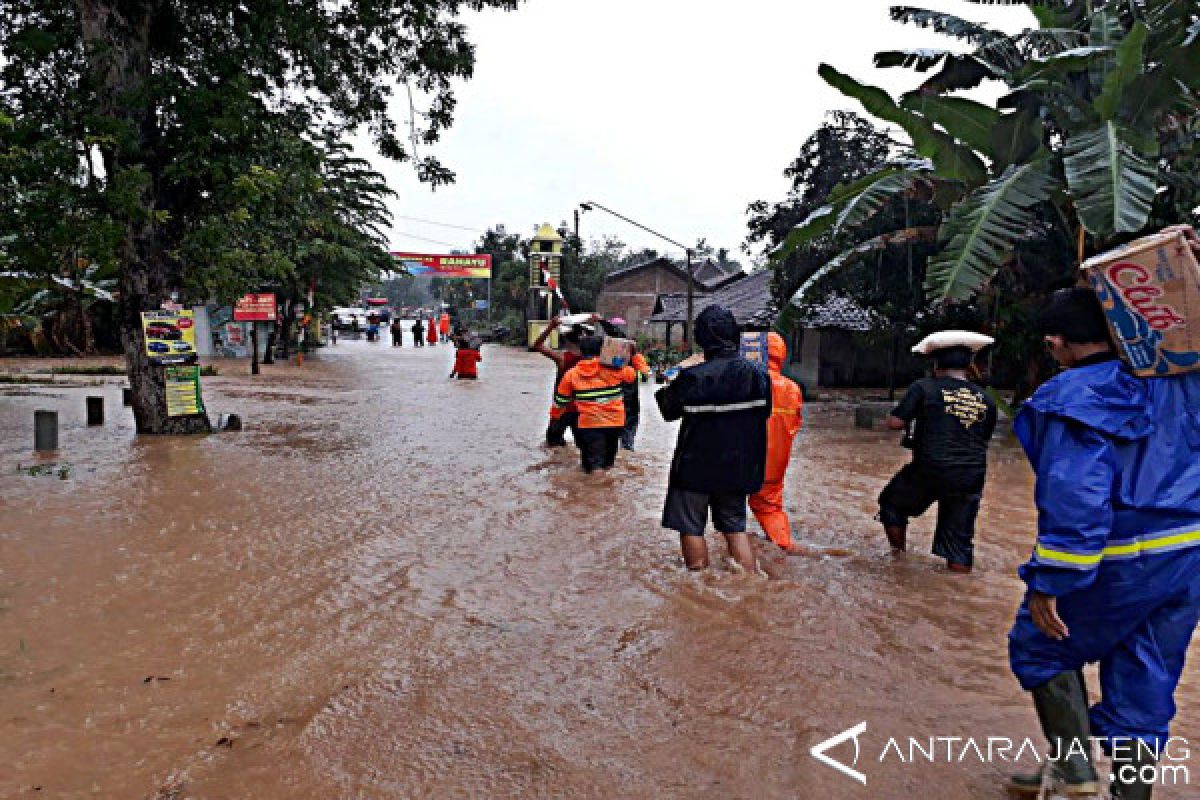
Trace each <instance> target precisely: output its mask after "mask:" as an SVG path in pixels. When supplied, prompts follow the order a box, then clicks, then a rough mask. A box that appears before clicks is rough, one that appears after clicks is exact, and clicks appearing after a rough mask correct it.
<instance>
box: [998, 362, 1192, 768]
mask: <svg viewBox="0 0 1200 800" xmlns="http://www.w3.org/2000/svg"><path fill="white" fill-rule="evenodd" d="M1015 429H1016V433H1017V436H1018V438H1019V439H1020V440H1021V444H1022V445H1024V447H1025V452H1026V454H1027V455H1028V456H1029V460H1030V462H1032V464H1033V468H1034V471H1035V472H1036V473H1037V507H1038V512H1039V515H1038V538H1037V544H1036V546H1035V548H1034V552H1033V555H1032V557H1031V558H1030V560H1029V562H1028V563H1026V564H1025V565H1024V566H1022V567H1021V569H1020V574H1021V578H1022V579H1023V580H1024V581H1025V583H1026V584H1028V586H1029V589H1030V590H1031V591H1038V592H1042V593H1043V594H1049V595H1054V596H1056V597H1057V598H1058V613H1059V616H1061V617H1062V619H1063V621H1064V622H1066V624H1067V626H1068V627H1069V628H1070V631H1071V635H1070V636H1069V637H1068V638H1066V639H1064V640H1062V641H1057V640H1054V639H1050V638H1049V637H1047V636H1046V635H1045V634H1043V633H1042V632H1041V631H1040V630H1038V628H1037V626H1036V625H1035V624H1034V622H1033V618H1032V616H1031V615H1030V612H1029V605H1028V595H1027V596H1026V602H1024V603H1022V604H1021V608H1020V609H1019V610H1018V611H1017V616H1016V620H1015V622H1014V624H1013V629H1012V632H1011V633H1010V634H1009V658H1010V661H1011V665H1012V670H1013V673H1014V674H1015V675H1016V677H1017V679H1018V680H1019V681H1020V683H1021V686H1022V687H1024V688H1025V689H1027V690H1029V689H1034V688H1036V687H1038V686H1041V685H1043V684H1045V683H1046V682H1047V681H1049V680H1051V679H1052V678H1053V677H1054V676H1055V675H1058V674H1059V673H1062V672H1068V671H1074V670H1078V669H1081V668H1082V667H1083V666H1084V665H1086V664H1092V663H1096V662H1099V664H1100V683H1101V685H1102V687H1103V697H1102V699H1101V701H1100V702H1099V703H1097V704H1096V705H1095V706H1094V707H1093V708H1092V709H1091V714H1090V719H1091V728H1092V733H1093V734H1094V735H1095V736H1098V737H1101V743H1102V745H1104V747H1105V749H1106V750H1108V749H1109V745H1110V744H1111V742H1112V741H1113V740H1125V739H1138V740H1141V741H1142V742H1145V743H1146V744H1148V745H1150V746H1151V747H1160V746H1161V745H1162V744H1163V743H1164V742H1165V741H1166V739H1167V736H1168V729H1169V725H1170V722H1171V719H1172V718H1173V717H1174V716H1175V701H1174V694H1175V687H1176V686H1177V684H1178V682H1179V678H1180V675H1181V674H1182V672H1183V667H1184V662H1185V659H1186V656H1187V650H1188V644H1189V642H1190V640H1191V637H1192V633H1193V631H1194V630H1195V628H1196V624H1197V620H1198V619H1200V373H1192V374H1188V375H1182V376H1176V377H1171V378H1149V379H1142V378H1137V377H1135V376H1133V375H1131V374H1130V373H1129V372H1128V371H1127V370H1126V369H1125V368H1124V367H1123V366H1122V365H1121V364H1120V362H1117V361H1107V362H1103V363H1099V364H1093V365H1090V366H1085V367H1078V368H1076V369H1071V370H1068V371H1067V372H1064V373H1063V374H1061V375H1059V376H1058V377H1056V378H1054V379H1053V380H1052V381H1050V382H1049V383H1047V384H1046V385H1045V386H1043V387H1042V388H1041V390H1039V391H1038V393H1037V394H1036V395H1034V397H1033V398H1032V399H1031V400H1030V401H1029V402H1028V403H1027V404H1026V405H1025V406H1024V407H1023V408H1022V410H1021V413H1020V414H1019V415H1018V417H1017V420H1016V426H1015Z"/></svg>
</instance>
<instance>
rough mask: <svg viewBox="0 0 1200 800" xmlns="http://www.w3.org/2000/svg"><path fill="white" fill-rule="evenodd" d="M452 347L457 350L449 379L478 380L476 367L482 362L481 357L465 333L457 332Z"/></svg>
mask: <svg viewBox="0 0 1200 800" xmlns="http://www.w3.org/2000/svg"><path fill="white" fill-rule="evenodd" d="M454 346H455V347H456V348H458V349H457V350H455V352H454V369H453V371H451V373H450V377H451V378H458V379H459V380H460V381H474V380H478V379H479V367H478V365H479V362H481V361H483V355H482V354H480V352H479V349H478V348H477V347H476V346H475V343H474V342H473V341H471V339H470V337H469V336H467V332H466V331H459V332H458V334H457V335H456V336H455V337H454Z"/></svg>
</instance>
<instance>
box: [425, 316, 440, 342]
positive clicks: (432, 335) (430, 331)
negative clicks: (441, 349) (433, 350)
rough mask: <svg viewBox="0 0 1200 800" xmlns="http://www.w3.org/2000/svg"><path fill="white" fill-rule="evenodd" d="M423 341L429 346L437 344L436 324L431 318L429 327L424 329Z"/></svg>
mask: <svg viewBox="0 0 1200 800" xmlns="http://www.w3.org/2000/svg"><path fill="white" fill-rule="evenodd" d="M425 341H427V342H429V343H430V344H437V343H438V331H437V323H436V322H434V321H433V317H430V318H429V327H428V328H427V329H426V333H425Z"/></svg>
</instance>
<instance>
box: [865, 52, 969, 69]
mask: <svg viewBox="0 0 1200 800" xmlns="http://www.w3.org/2000/svg"><path fill="white" fill-rule="evenodd" d="M955 55H957V53H954V52H953V51H951V50H927V49H917V50H883V51H880V52H878V53H876V54H875V66H876V67H879V68H880V69H888V68H890V67H904V68H905V69H915V70H916V71H917V72H928V71H929V70H931V69H933V68H934V67H936V66H937V65H938V64H940V63H942V62H943V61H944V60H946V59H947V58H952V57H954V56H955Z"/></svg>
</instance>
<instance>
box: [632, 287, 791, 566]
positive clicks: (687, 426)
mask: <svg viewBox="0 0 1200 800" xmlns="http://www.w3.org/2000/svg"><path fill="white" fill-rule="evenodd" d="M694 327H695V337H696V344H698V345H700V347H701V348H703V350H704V361H703V362H702V363H700V364H697V365H695V366H688V367H687V368H685V369H683V370H681V371H680V373H679V375H678V376H677V377H676V378H675V380H673V381H672V382H671V383H670V384H668V385H667V386H666V387H664V388H663V389H660V390H659V391H658V393H657V394H655V399H656V400H657V401H658V407H659V410H661V411H662V415H663V419H665V420H667V421H668V422H674V421H675V420H677V419H683V424H682V425H681V426H680V428H679V438H678V439H677V440H676V443H675V457H674V458H673V459H672V460H671V478H670V482H669V484H668V488H667V500H666V504H665V506H664V508H663V519H662V524H663V527H664V528H670V529H672V530H675V531H678V532H679V539H680V545H681V547H682V548H683V560H684V563H686V564H687V567H688V569H691V570H701V569H707V568H708V545H707V544H705V541H704V529H705V527H707V525H708V514H709V511H711V512H712V517H713V527H714V528H716V529H717V532H719V533H721V534H723V535H724V536H725V543H726V545H727V546H728V547H729V555H730V557H731V558H733V559H734V560H735V561H737V562H738V564H740V565H741V566H742V567H743V568H744V569H746V570H748V571H750V572H754V571H756V570H757V569H758V564H757V562H756V560H755V558H754V549H753V548H752V547H751V546H750V538H749V537H748V536H747V535H746V499H747V497H749V496H750V495H752V494H754V493H755V492H757V491H758V490H759V489H761V488H762V485H763V477H764V475H765V472H766V463H767V420H768V419H770V418H771V379H770V377H769V376H768V375H767V371H766V369H765V368H763V367H762V366H761V365H759V364H754V363H751V362H750V361H747V360H746V359H744V358H742V357H741V356H740V355H739V354H738V346H739V344H740V342H741V331H740V329H739V328H738V325H737V320H736V319H735V318H734V316H733V314H732V313H731V312H730V311H729V310H728V309H726V308H723V307H722V306H717V305H713V306H709V307H708V308H706V309H704V311H702V312H700V315H699V316H698V317H696V324H695V326H694Z"/></svg>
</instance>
